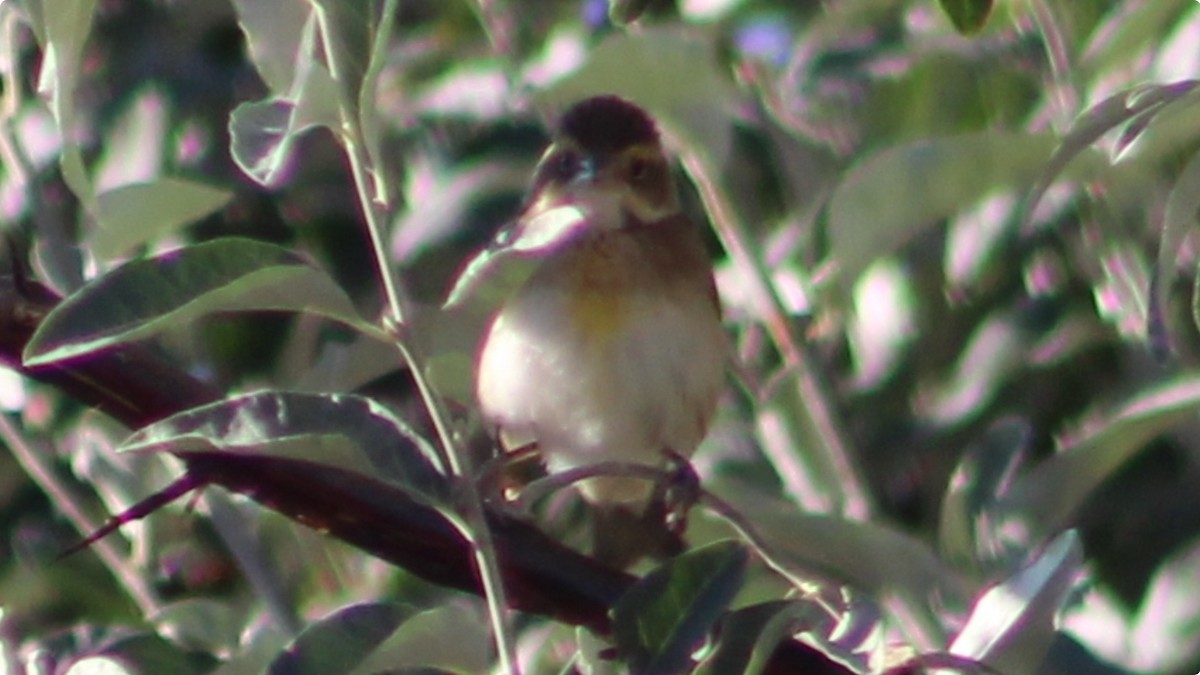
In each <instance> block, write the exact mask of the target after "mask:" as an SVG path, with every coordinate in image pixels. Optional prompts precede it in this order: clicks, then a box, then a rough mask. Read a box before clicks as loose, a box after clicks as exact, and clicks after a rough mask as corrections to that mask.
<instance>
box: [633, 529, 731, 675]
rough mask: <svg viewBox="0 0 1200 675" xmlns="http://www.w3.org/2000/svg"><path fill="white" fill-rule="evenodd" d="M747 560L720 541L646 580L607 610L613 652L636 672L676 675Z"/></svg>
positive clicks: (715, 616) (723, 604)
mask: <svg viewBox="0 0 1200 675" xmlns="http://www.w3.org/2000/svg"><path fill="white" fill-rule="evenodd" d="M748 559H749V556H748V555H747V553H746V550H745V549H744V548H743V547H742V546H741V545H740V544H738V543H736V542H732V541H722V542H717V543H715V544H710V545H708V546H705V547H703V548H699V549H695V550H692V551H689V552H687V553H685V554H683V555H681V556H679V557H678V558H675V559H674V560H672V561H670V562H668V563H667V564H665V565H663V566H662V567H660V568H658V569H656V570H654V571H653V572H651V573H650V574H648V575H646V576H645V577H644V578H642V580H641V581H639V582H638V583H637V584H635V585H634V586H633V587H632V588H630V589H629V591H628V592H626V593H625V595H623V596H622V597H621V599H620V601H618V602H617V604H616V606H615V607H614V608H613V625H614V629H615V630H614V636H615V637H616V641H617V647H618V649H620V651H621V653H622V655H623V656H624V658H625V659H627V660H628V662H629V663H630V664H631V666H632V668H633V670H634V671H636V672H642V673H673V672H682V671H683V670H684V669H685V668H686V666H687V664H689V663H690V662H691V653H692V652H693V651H694V650H695V649H696V647H697V646H698V645H699V644H700V643H701V642H703V640H704V638H705V636H706V635H707V634H708V632H709V630H711V628H712V626H713V625H714V624H715V623H716V621H717V619H718V618H720V616H721V614H722V613H723V612H724V611H725V608H726V607H727V606H728V604H729V601H730V600H732V599H733V596H734V594H736V593H737V591H738V589H739V588H741V585H742V578H743V576H744V575H745V571H746V563H747V560H748Z"/></svg>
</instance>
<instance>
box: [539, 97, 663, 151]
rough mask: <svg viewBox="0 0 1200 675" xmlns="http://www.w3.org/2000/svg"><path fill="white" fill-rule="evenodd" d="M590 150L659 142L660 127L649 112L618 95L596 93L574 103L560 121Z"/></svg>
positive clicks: (564, 132)
mask: <svg viewBox="0 0 1200 675" xmlns="http://www.w3.org/2000/svg"><path fill="white" fill-rule="evenodd" d="M558 129H559V133H560V134H562V135H564V136H569V137H570V138H572V139H574V140H575V142H576V143H578V144H579V145H580V146H582V147H583V148H585V149H586V150H587V151H589V152H593V153H600V154H608V153H615V152H619V151H621V150H624V149H626V148H629V147H632V146H634V145H641V144H644V143H657V142H658V128H657V127H656V126H655V125H654V120H653V119H651V117H650V115H649V114H648V113H647V112H646V111H645V110H642V109H641V108H639V107H638V106H636V105H634V104H633V103H630V102H629V101H626V100H625V99H623V98H621V97H619V96H612V95H606V96H593V97H592V98H588V99H584V100H582V101H580V102H579V103H576V104H575V105H573V106H571V107H570V108H568V109H567V111H566V112H565V113H563V116H562V118H561V119H560V120H559V123H558Z"/></svg>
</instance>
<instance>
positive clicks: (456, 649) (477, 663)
mask: <svg viewBox="0 0 1200 675" xmlns="http://www.w3.org/2000/svg"><path fill="white" fill-rule="evenodd" d="M488 630H489V627H488V626H487V624H486V623H484V622H483V621H482V620H481V617H480V615H479V613H478V612H473V611H471V609H470V608H469V607H465V606H462V605H451V604H447V605H444V606H442V607H438V608H436V609H431V610H429V611H426V612H421V613H419V614H416V615H415V616H412V617H411V618H409V619H408V620H406V621H405V622H404V623H403V624H402V625H401V626H400V627H399V628H397V629H396V631H395V632H393V633H392V634H391V635H390V636H388V638H387V640H385V641H383V642H382V643H380V644H379V646H378V647H377V648H376V649H375V650H374V651H373V652H372V653H371V654H370V655H369V656H367V658H365V659H363V661H362V663H360V664H359V665H358V667H357V668H355V669H354V670H353V671H351V673H349V675H377V674H378V673H383V672H393V671H395V670H397V669H400V668H412V669H414V670H416V669H420V668H425V669H435V668H436V669H439V672H451V673H484V672H487V671H488V668H489V666H491V665H492V663H491V660H490V658H489V657H490V655H489V652H490V651H491V643H492V638H491V635H490V634H489V632H488Z"/></svg>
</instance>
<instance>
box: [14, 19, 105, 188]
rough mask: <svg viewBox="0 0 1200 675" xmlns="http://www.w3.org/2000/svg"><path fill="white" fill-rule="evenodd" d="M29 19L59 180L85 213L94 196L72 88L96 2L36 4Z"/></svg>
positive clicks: (74, 85)
mask: <svg viewBox="0 0 1200 675" xmlns="http://www.w3.org/2000/svg"><path fill="white" fill-rule="evenodd" d="M33 4H35V5H37V9H35V10H33V11H31V12H30V15H31V16H33V17H35V19H37V20H39V23H40V24H41V25H40V30H37V29H35V31H34V33H35V34H36V35H39V36H42V38H43V39H44V43H43V45H42V47H43V49H44V50H45V54H44V55H43V57H42V60H41V64H42V65H41V72H40V73H38V93H39V94H41V95H42V96H43V97H46V98H47V99H48V100H49V101H50V112H51V114H53V115H54V121H55V123H56V124H57V126H58V131H59V134H60V136H61V137H62V138H63V139H64V142H63V149H62V154H61V155H60V158H59V163H60V164H61V166H62V171H63V180H65V181H66V183H67V185H68V186H69V187H70V188H71V191H72V192H74V193H75V196H77V197H78V198H79V199H80V201H81V202H83V204H84V207H85V208H86V209H87V210H88V211H92V210H94V207H95V193H94V191H93V187H92V184H91V180H90V179H88V177H87V173H86V171H85V170H84V168H83V155H82V153H81V151H80V148H79V143H78V142H76V141H75V140H74V139H75V138H77V136H78V134H77V133H76V132H77V126H78V125H77V120H76V106H75V88H76V86H77V85H78V83H79V76H80V73H81V66H82V63H83V48H84V46H85V45H86V44H87V39H88V35H89V34H90V33H91V31H92V17H93V15H94V14H95V11H96V0H40V2H35V3H33Z"/></svg>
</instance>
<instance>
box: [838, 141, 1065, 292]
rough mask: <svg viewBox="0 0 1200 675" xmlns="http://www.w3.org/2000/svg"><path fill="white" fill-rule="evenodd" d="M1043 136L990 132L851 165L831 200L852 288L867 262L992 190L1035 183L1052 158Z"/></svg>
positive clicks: (843, 276)
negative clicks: (854, 165) (851, 167)
mask: <svg viewBox="0 0 1200 675" xmlns="http://www.w3.org/2000/svg"><path fill="white" fill-rule="evenodd" d="M1053 146H1054V139H1053V137H1051V136H1049V135H1047V134H1023V133H1015V132H1000V131H987V132H981V133H973V134H965V135H961V136H954V137H950V138H935V139H925V140H920V141H915V142H913V143H909V144H907V145H902V146H899V147H894V148H890V149H888V150H884V151H882V152H880V153H878V154H876V155H875V156H873V157H871V158H869V159H867V160H866V161H864V162H863V163H861V164H860V165H859V166H858V167H857V168H855V169H853V170H852V171H851V172H850V174H849V175H848V176H847V177H846V178H845V180H843V181H842V183H841V184H840V185H838V187H837V188H836V190H835V191H834V194H833V197H832V199H831V200H830V204H829V223H828V230H829V239H830V249H831V255H832V257H833V260H834V262H835V263H836V264H837V265H838V271H839V278H840V280H841V282H842V283H843V284H844V285H845V286H846V287H849V286H850V285H851V284H853V283H854V281H855V280H856V279H857V278H858V276H859V275H860V274H861V273H862V271H863V270H864V269H865V268H866V266H867V265H868V264H869V263H871V261H873V260H875V259H876V258H878V257H881V256H884V255H887V254H890V253H893V252H895V251H896V250H897V249H899V248H900V247H901V246H903V245H904V244H905V243H907V242H908V241H909V240H911V239H912V238H913V237H915V236H916V235H917V234H918V233H919V232H921V231H923V230H925V229H926V228H928V227H930V226H932V225H934V224H936V223H937V222H938V221H939V220H940V219H942V218H946V217H947V216H950V215H952V214H955V213H958V212H959V211H961V210H963V209H966V208H968V207H970V206H972V205H974V204H975V203H976V202H978V201H979V200H980V199H982V198H983V197H985V196H987V195H988V194H990V193H992V192H997V191H1004V190H1012V189H1016V188H1020V187H1023V186H1025V185H1027V184H1029V183H1030V182H1032V181H1033V180H1034V179H1035V177H1036V176H1037V175H1038V173H1039V172H1040V170H1041V169H1042V168H1043V167H1044V166H1045V164H1046V162H1047V160H1048V159H1049V158H1050V153H1051V150H1052V148H1053Z"/></svg>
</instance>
